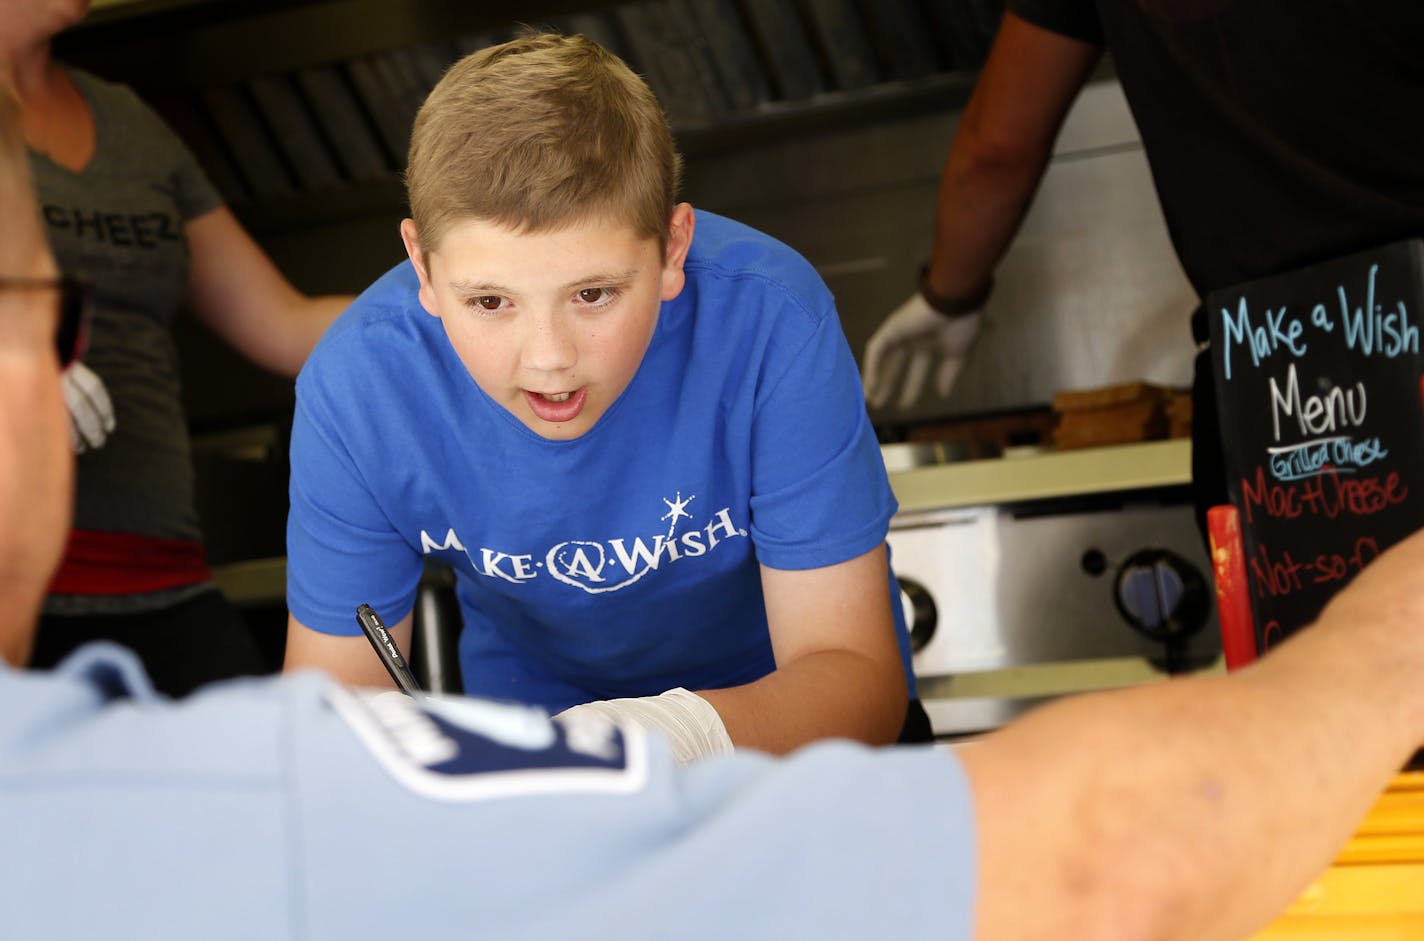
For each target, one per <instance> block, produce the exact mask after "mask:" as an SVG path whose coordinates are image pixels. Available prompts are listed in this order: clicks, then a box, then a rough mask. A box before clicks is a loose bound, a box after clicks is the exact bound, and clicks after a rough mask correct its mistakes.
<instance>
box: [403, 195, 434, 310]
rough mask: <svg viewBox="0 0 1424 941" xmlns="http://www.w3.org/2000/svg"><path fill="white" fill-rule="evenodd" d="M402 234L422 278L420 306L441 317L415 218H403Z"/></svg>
mask: <svg viewBox="0 0 1424 941" xmlns="http://www.w3.org/2000/svg"><path fill="white" fill-rule="evenodd" d="M400 234H401V241H402V242H404V243H405V253H406V254H407V255H409V256H410V263H411V264H412V265H414V266H415V274H416V277H418V278H420V292H419V293H418V294H417V295H416V296H417V297H418V298H419V299H420V306H421V307H424V308H425V312H426V313H427V314H429V315H430V316H432V317H439V316H440V309H439V308H438V307H436V306H435V289H434V288H432V287H431V286H430V269H429V268H428V267H427V264H428V263H429V260H430V259H429V257H428V256H427V255H426V254H425V252H424V251H422V250H421V248H420V236H419V234H418V233H417V232H416V231H415V220H414V219H402V220H401V224H400Z"/></svg>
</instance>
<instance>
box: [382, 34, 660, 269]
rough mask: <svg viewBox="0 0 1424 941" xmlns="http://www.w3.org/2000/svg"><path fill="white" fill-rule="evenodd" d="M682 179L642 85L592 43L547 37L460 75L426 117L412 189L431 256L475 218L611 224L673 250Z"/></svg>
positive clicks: (478, 55) (471, 60) (414, 147)
mask: <svg viewBox="0 0 1424 941" xmlns="http://www.w3.org/2000/svg"><path fill="white" fill-rule="evenodd" d="M681 175H682V158H681V157H680V156H679V155H678V152H677V148H676V146H675V145H674V143H673V139H672V131H671V130H670V129H669V127H668V123H667V117H666V115H665V114H664V113H663V109H662V106H661V105H659V104H658V101H657V98H656V97H654V95H653V93H652V90H651V89H649V88H648V86H647V84H646V83H644V81H643V80H642V79H641V78H639V77H638V76H637V75H636V74H634V72H633V71H632V70H631V69H630V68H628V66H627V65H626V64H625V63H624V62H623V61H622V60H621V59H619V58H618V57H617V56H615V55H613V54H612V53H610V52H608V51H607V50H606V49H604V48H603V47H602V46H600V45H598V44H597V43H595V42H593V41H592V40H590V39H588V38H586V37H584V36H560V35H555V34H549V33H538V34H530V35H525V36H522V37H520V38H518V39H514V40H512V41H510V42H507V43H503V44H501V45H497V46H491V47H489V48H487V49H482V50H480V51H479V52H475V53H473V54H471V55H469V56H466V57H465V58H464V59H461V60H460V61H459V62H456V63H455V64H454V65H453V66H451V67H450V70H449V71H448V72H446V73H445V76H444V78H442V79H441V80H440V82H439V84H437V85H436V86H435V88H434V90H432V91H431V93H430V96H429V97H428V98H426V100H425V104H424V105H422V106H421V109H420V113H419V114H417V115H416V118H415V128H414V130H413V132H412V134H411V142H410V156H409V159H408V160H407V162H406V189H407V193H408V196H409V199H410V210H411V217H412V218H413V219H414V221H415V227H416V232H417V234H418V237H419V239H420V244H421V247H422V249H423V250H425V251H427V252H429V251H434V250H436V248H437V246H438V245H439V244H440V240H441V238H442V237H443V236H444V235H445V233H446V232H447V231H448V230H449V228H450V226H451V225H452V224H454V223H457V222H459V221H460V220H462V219H466V218H476V219H480V220H483V221H488V222H493V223H496V224H498V225H502V226H506V227H508V228H511V229H513V230H515V231H519V232H538V231H548V230H551V229H558V228H560V227H562V226H565V225H569V224H572V223H577V222H581V221H584V220H587V219H604V220H607V221H610V222H625V223H627V224H629V225H631V226H632V227H633V229H634V231H635V232H637V233H638V234H640V235H643V236H646V237H649V238H656V239H657V240H658V243H659V245H665V244H666V239H667V235H668V224H669V221H670V218H671V214H672V210H673V207H674V205H675V204H676V201H677V192H678V186H679V183H680V178H681Z"/></svg>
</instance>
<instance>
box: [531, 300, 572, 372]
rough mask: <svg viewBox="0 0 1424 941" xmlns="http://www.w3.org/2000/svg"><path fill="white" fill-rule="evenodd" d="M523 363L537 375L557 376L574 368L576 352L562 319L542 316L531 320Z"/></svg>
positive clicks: (554, 315)
mask: <svg viewBox="0 0 1424 941" xmlns="http://www.w3.org/2000/svg"><path fill="white" fill-rule="evenodd" d="M523 359H524V365H525V367H527V368H529V369H533V370H536V371H539V372H557V371H559V370H562V369H568V368H570V367H572V366H573V365H574V363H575V362H576V361H577V360H578V348H577V345H576V344H575V343H574V339H573V336H572V333H571V332H570V330H569V327H568V325H567V324H566V323H565V322H564V318H563V317H561V316H559V315H558V314H541V315H539V316H537V317H533V318H531V319H530V324H529V332H528V333H527V334H526V336H525V340H524V356H523Z"/></svg>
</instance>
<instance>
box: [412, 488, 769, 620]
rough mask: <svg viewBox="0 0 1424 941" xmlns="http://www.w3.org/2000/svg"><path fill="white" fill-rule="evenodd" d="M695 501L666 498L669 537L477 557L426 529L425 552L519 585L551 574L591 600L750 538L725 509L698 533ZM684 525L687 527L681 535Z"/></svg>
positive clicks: (573, 543) (483, 552) (450, 536)
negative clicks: (445, 554) (449, 553)
mask: <svg viewBox="0 0 1424 941" xmlns="http://www.w3.org/2000/svg"><path fill="white" fill-rule="evenodd" d="M695 499H697V498H696V496H689V497H687V498H685V499H684V498H683V496H682V493H681V491H679V492H678V493H677V495H676V496H675V497H673V498H672V499H668V498H667V497H663V498H662V500H663V503H665V504H667V507H668V511H667V512H666V513H664V514H663V515H662V516H661V517H660V518H659V520H660V521H663V520H666V521H667V524H668V528H667V532H666V533H658V534H657V535H655V536H652V537H651V538H645V537H643V536H632V537H628V538H619V539H608V540H604V541H602V542H596V541H592V540H587V539H567V540H564V541H563V542H557V543H554V544H553V545H552V546H550V547H549V548H548V549H546V550H544V551H543V552H542V553H534V552H508V551H504V550H500V549H492V548H489V547H485V546H481V547H478V548H476V549H474V550H473V551H472V550H470V549H467V548H466V547H465V545H464V543H462V542H461V541H460V537H459V536H458V535H457V534H456V532H455V530H454V529H447V530H445V535H444V537H443V538H441V539H434V538H431V536H430V534H429V533H428V532H426V531H425V530H423V529H422V530H421V531H420V547H421V551H422V552H423V553H424V554H425V555H429V554H430V553H432V552H439V551H445V550H451V549H454V550H457V551H459V552H463V553H464V554H465V558H467V559H469V560H470V565H471V566H472V567H473V568H474V570H475V571H476V572H478V573H479V574H480V575H484V576H486V577H488V578H498V579H502V580H504V581H506V582H511V583H513V584H516V585H517V584H522V583H524V582H529V581H533V580H534V579H536V578H538V577H539V576H540V575H541V574H544V573H546V572H547V573H548V574H549V575H550V576H551V577H553V578H554V579H555V580H557V581H560V582H563V583H564V584H565V585H569V586H571V587H573V588H580V589H582V590H584V591H586V592H588V593H589V594H592V595H597V594H603V593H604V592H609V591H618V590H619V589H620V588H627V587H628V586H629V585H632V584H633V583H634V582H637V581H638V580H639V579H641V578H642V577H643V576H645V575H647V574H648V573H649V572H655V571H657V569H658V567H659V566H660V565H663V564H665V563H667V564H670V563H673V562H680V561H682V560H683V559H695V558H697V557H698V556H703V555H706V554H707V553H709V552H711V551H712V550H714V549H716V548H717V547H718V546H719V545H721V544H722V543H724V542H726V541H727V540H729V539H745V538H746V537H747V531H746V530H745V529H743V528H741V527H739V526H737V525H736V524H735V523H733V522H732V511H731V507H723V508H722V509H720V510H718V511H717V512H715V513H713V514H712V516H711V518H710V519H709V520H708V521H707V523H706V524H705V525H703V526H701V527H699V528H694V527H693V526H692V525H691V522H692V521H693V520H694V519H695V518H696V517H695V515H694V514H693V513H691V512H690V511H689V510H688V505H689V504H690V503H692V501H693V500H695ZM682 520H687V521H688V523H686V524H684V525H683V526H682V531H681V532H679V531H678V529H679V523H680V522H681V521H682Z"/></svg>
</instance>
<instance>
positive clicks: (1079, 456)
mask: <svg viewBox="0 0 1424 941" xmlns="http://www.w3.org/2000/svg"><path fill="white" fill-rule="evenodd" d="M1191 479H1192V468H1191V442H1190V441H1188V440H1186V439H1185V438H1174V439H1171V440H1168V441H1150V442H1146V443H1143V444H1124V445H1117V446H1114V447H1108V448H1083V449H1081V450H1071V451H1047V452H1043V453H1039V454H1026V455H1023V456H1020V457H1003V458H994V459H992V460H984V461H956V462H951V463H948V464H931V465H929V466H927V467H916V468H913V469H910V470H900V471H892V472H891V474H890V487H891V489H893V490H894V491H895V499H897V500H899V501H900V510H901V512H909V511H913V510H927V509H939V508H942V507H955V506H985V505H988V504H994V503H1006V502H1015V501H1020V500H1040V499H1044V498H1047V497H1062V496H1076V495H1079V494H1089V493H1111V492H1114V491H1118V490H1137V489H1141V488H1147V487H1170V486H1178V485H1183V484H1187V483H1190V482H1191Z"/></svg>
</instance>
